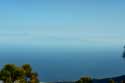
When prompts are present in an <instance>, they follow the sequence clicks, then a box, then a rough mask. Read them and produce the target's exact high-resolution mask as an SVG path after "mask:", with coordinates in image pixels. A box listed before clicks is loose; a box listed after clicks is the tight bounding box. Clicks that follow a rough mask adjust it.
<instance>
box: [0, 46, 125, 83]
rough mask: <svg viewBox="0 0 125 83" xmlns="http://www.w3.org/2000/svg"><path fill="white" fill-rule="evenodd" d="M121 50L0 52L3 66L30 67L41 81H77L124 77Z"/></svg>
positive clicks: (124, 68)
mask: <svg viewBox="0 0 125 83" xmlns="http://www.w3.org/2000/svg"><path fill="white" fill-rule="evenodd" d="M122 52H123V49H122V48H107V49H106V48H100V49H99V48H96V49H94V48H93V49H84V48H83V49H81V48H80V49H72V50H69V48H68V49H64V48H63V49H54V50H53V49H52V48H50V49H48V50H47V49H43V48H42V49H38V48H37V49H34V48H32V49H30V50H29V49H28V48H25V49H22V48H12V49H10V48H4V49H1V50H0V67H2V66H3V65H4V64H7V63H14V64H17V65H19V66H20V65H22V64H25V63H28V64H31V66H32V67H33V70H34V71H36V72H38V74H39V78H40V80H41V81H57V80H78V79H79V78H80V77H81V76H91V77H94V78H103V77H111V76H119V75H123V74H125V60H124V59H123V58H122Z"/></svg>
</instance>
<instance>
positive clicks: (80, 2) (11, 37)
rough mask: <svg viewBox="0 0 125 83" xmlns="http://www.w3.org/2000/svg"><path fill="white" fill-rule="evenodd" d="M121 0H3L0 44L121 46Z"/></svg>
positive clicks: (124, 20) (122, 4) (122, 8)
mask: <svg viewBox="0 0 125 83" xmlns="http://www.w3.org/2000/svg"><path fill="white" fill-rule="evenodd" d="M124 3H125V1H123V0H103V1H102V0H101V1H100V0H2V1H0V11H1V13H0V18H1V19H0V45H1V46H3V47H4V46H12V47H14V46H15V47H16V46H18V47H21V46H22V47H23V46H24V47H34V48H35V47H38V48H41V47H45V48H46V47H48V48H54V47H57V48H60V47H64V48H68V47H70V48H72V47H73V48H75V47H76V48H77V47H80V48H81V47H85V46H86V47H87V46H93V45H94V46H95V47H96V46H101V47H105V46H110V47H112V46H118V47H119V46H123V45H124V35H125V33H124V31H125V28H124V27H125V24H124V22H125V19H124V18H125V11H124V9H125V6H124Z"/></svg>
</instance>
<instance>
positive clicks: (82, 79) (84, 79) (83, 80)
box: [76, 77, 92, 83]
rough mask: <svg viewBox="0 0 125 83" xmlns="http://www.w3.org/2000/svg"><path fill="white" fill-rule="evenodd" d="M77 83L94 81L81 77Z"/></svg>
mask: <svg viewBox="0 0 125 83" xmlns="http://www.w3.org/2000/svg"><path fill="white" fill-rule="evenodd" d="M76 83H92V79H91V78H90V77H81V78H80V80H78V81H76Z"/></svg>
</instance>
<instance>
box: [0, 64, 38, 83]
mask: <svg viewBox="0 0 125 83" xmlns="http://www.w3.org/2000/svg"><path fill="white" fill-rule="evenodd" d="M25 78H26V79H25ZM27 78H29V82H28V80H27ZM0 80H2V81H3V82H4V83H14V82H18V83H39V80H38V74H37V73H34V72H32V68H31V66H30V65H29V64H24V65H23V66H22V67H18V66H16V65H14V64H6V65H4V67H3V68H2V69H1V71H0Z"/></svg>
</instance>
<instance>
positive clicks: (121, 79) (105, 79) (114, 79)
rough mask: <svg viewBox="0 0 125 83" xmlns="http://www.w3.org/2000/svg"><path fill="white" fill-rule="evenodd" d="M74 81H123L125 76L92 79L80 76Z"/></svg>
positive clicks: (84, 82)
mask: <svg viewBox="0 0 125 83" xmlns="http://www.w3.org/2000/svg"><path fill="white" fill-rule="evenodd" d="M75 83H125V76H119V77H112V78H104V79H92V78H90V77H82V78H81V79H80V80H78V81H76V82H75Z"/></svg>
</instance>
